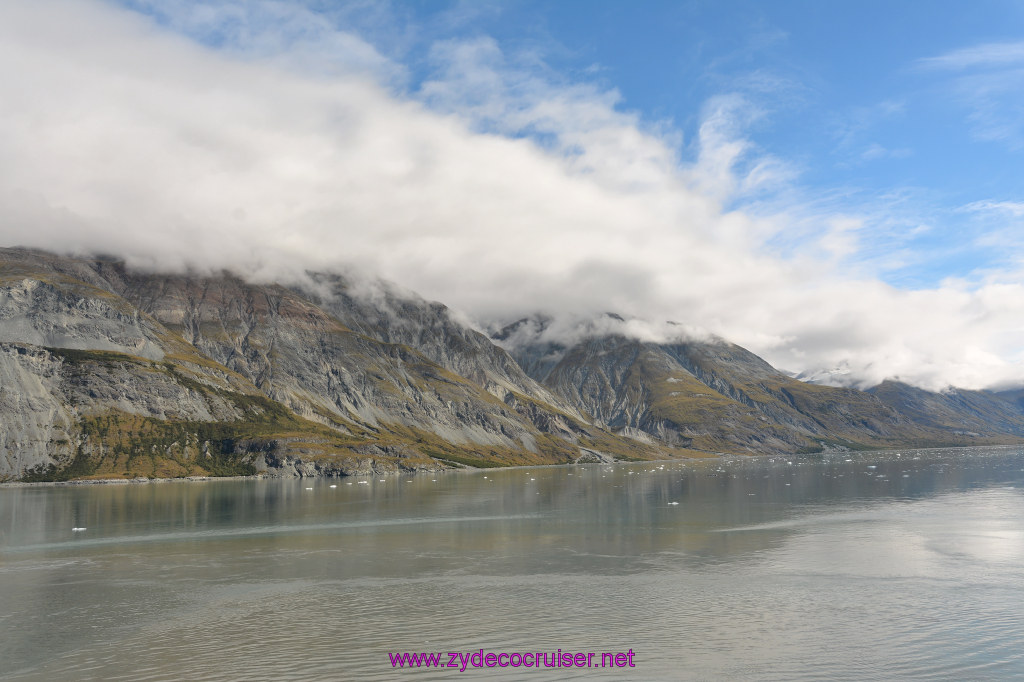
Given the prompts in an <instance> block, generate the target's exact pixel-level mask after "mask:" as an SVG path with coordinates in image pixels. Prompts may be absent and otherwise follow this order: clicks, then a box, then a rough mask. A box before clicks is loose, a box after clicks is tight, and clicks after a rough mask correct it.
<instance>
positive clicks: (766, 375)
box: [494, 318, 1024, 454]
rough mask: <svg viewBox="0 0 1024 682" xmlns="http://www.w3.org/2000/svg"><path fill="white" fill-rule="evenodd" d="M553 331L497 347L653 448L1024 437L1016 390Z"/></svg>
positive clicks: (758, 449) (514, 334)
mask: <svg viewBox="0 0 1024 682" xmlns="http://www.w3.org/2000/svg"><path fill="white" fill-rule="evenodd" d="M618 319H620V320H621V318H618ZM545 332H546V321H545V320H543V319H541V320H530V319H524V320H519V321H517V322H516V323H513V324H512V325H509V326H507V327H505V328H503V329H501V330H500V331H498V332H497V333H495V334H494V339H495V341H496V342H497V343H500V344H504V345H505V346H506V348H507V349H508V350H509V352H510V353H511V354H512V356H513V357H514V358H515V359H516V360H517V361H518V362H519V363H520V365H521V366H522V367H523V368H524V369H525V370H526V371H527V372H528V373H529V374H530V375H531V376H532V377H533V378H534V379H536V380H537V381H539V382H541V383H543V384H544V385H545V386H547V387H548V388H550V389H551V390H552V391H553V392H554V393H556V394H558V395H559V396H561V398H562V399H563V400H565V401H567V402H569V404H571V405H572V406H573V407H574V408H575V409H576V410H577V411H578V412H580V413H581V414H584V415H587V416H588V417H589V418H590V419H591V420H592V421H593V422H594V423H595V424H598V425H600V426H603V427H605V428H608V429H610V430H612V432H614V433H616V434H617V435H621V436H625V437H629V438H633V439H639V440H642V441H644V442H655V443H670V444H673V445H679V446H685V447H690V448H694V449H699V450H708V451H718V452H733V453H748V454H756V453H787V452H815V451H823V450H829V449H865V448H881V447H907V446H910V445H917V446H921V447H927V446H950V445H982V444H1001V443H1013V442H1019V438H1020V437H1022V436H1024V408H1022V405H1024V403H1022V402H1021V401H1015V400H1014V399H1011V397H1010V394H1006V395H1002V394H996V393H991V392H987V391H952V390H951V391H949V392H946V393H941V394H939V393H930V392H928V391H924V390H922V389H917V388H913V387H910V386H907V385H905V384H898V383H897V382H886V383H885V384H882V385H881V386H879V387H876V389H874V390H872V391H859V390H856V389H852V388H837V387H833V386H826V385H820V384H813V383H807V382H804V381H800V380H798V379H796V378H793V377H792V376H790V375H788V374H785V373H783V372H780V371H778V370H776V369H775V368H773V367H772V366H771V365H769V364H768V363H766V362H765V361H764V360H762V359H761V358H759V357H757V356H756V355H754V354H753V353H751V352H749V351H747V350H745V349H743V348H741V347H739V346H737V345H735V344H732V343H729V342H727V341H724V340H722V339H709V340H705V341H678V342H671V343H656V342H644V341H639V340H636V339H632V338H628V337H626V336H623V335H615V334H610V335H604V336H601V337H590V338H584V339H583V340H582V341H580V342H578V343H575V344H573V345H570V346H564V345H562V344H560V343H558V342H557V341H555V342H552V341H550V340H547V339H546V336H547V335H546V334H545ZM896 387H899V390H898V391H897V390H896ZM1014 395H1016V394H1014Z"/></svg>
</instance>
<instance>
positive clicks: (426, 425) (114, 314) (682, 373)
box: [0, 249, 1024, 480]
mask: <svg viewBox="0 0 1024 682" xmlns="http://www.w3.org/2000/svg"><path fill="white" fill-rule="evenodd" d="M520 336H521V335H520ZM508 339H509V333H508V330H506V334H505V335H504V336H502V335H501V334H499V335H498V338H497V339H496V341H497V343H495V342H494V341H492V339H489V338H487V337H486V336H484V335H483V334H481V333H479V332H478V331H475V330H473V329H471V328H470V327H469V326H467V325H465V324H462V323H461V322H460V321H459V320H458V319H457V318H456V317H455V316H454V315H453V314H452V313H451V311H449V310H448V309H447V308H445V306H443V305H441V304H438V303H431V302H427V301H423V300H422V299H419V298H418V297H417V296H415V295H414V294H411V293H403V292H399V291H397V290H395V289H393V288H391V287H388V286H386V285H383V284H374V285H373V286H372V287H369V288H368V287H367V286H365V285H364V284H360V285H359V286H355V285H353V283H352V282H350V281H349V280H347V279H346V278H344V277H342V276H339V275H334V274H310V275H309V276H308V277H307V278H306V279H305V280H304V281H302V282H301V283H298V284H291V285H289V286H283V285H280V284H257V283H252V282H246V281H244V280H242V279H240V278H239V277H237V276H234V275H231V274H228V273H223V274H219V275H216V276H199V275H182V274H154V273H143V272H137V271H131V270H129V269H127V268H125V266H124V265H123V264H122V263H120V262H118V261H115V260H112V259H104V258H69V257H62V256H56V255H53V254H48V253H42V252H38V251H27V250H21V249H0V480H15V479H21V480H49V479H67V478H73V477H136V476H150V477H153V476H157V477H167V476H186V475H194V474H202V475H208V474H212V475H222V474H247V473H253V472H256V471H267V472H270V473H274V474H280V475H344V474H351V473H369V472H380V471H388V470H396V469H434V468H438V467H445V466H458V465H476V466H495V465H508V464H527V463H560V462H571V461H596V460H608V459H613V458H643V459H651V458H665V457H674V456H688V455H689V456H692V455H701V454H709V453H721V452H728V453H782V452H798V451H815V450H819V451H820V450H822V449H830V448H860V447H882V446H888V445H911V444H921V445H933V444H962V443H971V444H981V443H995V442H1017V441H1018V440H1021V438H1022V436H1024V407H1022V405H1021V402H1020V401H1018V400H1017V399H1016V394H1006V395H999V394H994V393H987V392H964V391H961V392H951V393H945V394H933V393H928V392H925V391H920V390H919V389H913V388H911V387H906V386H902V385H896V384H891V383H888V382H887V384H883V385H881V386H879V387H876V389H874V390H873V391H871V392H861V391H856V390H852V389H836V388H830V387H825V386H816V385H813V384H807V383H804V382H800V381H797V380H795V379H792V378H790V377H788V376H786V375H784V374H782V373H780V372H777V371H776V370H774V369H773V368H772V367H770V366H769V365H768V364H767V363H765V362H764V361H762V360H761V359H760V358H757V357H756V356H754V355H753V354H751V353H749V352H747V351H745V350H744V349H742V348H739V347H738V346H734V345H732V344H728V343H726V342H724V341H712V342H701V343H698V342H689V341H687V342H683V341H679V342H675V343H671V344H655V343H643V342H640V341H637V340H634V339H630V338H626V337H625V336H617V335H614V334H610V335H609V334H605V335H602V336H596V337H591V338H585V339H583V340H581V341H580V342H579V343H576V344H573V345H571V346H568V347H564V346H561V345H559V344H557V343H552V342H550V341H545V342H541V340H540V338H538V339H537V340H536V341H535V342H533V343H531V342H529V340H528V341H527V342H526V343H522V339H519V341H520V342H519V343H517V344H515V345H514V346H513V345H509V344H508V343H507V341H508ZM501 344H505V345H508V348H507V349H506V348H502V347H501ZM509 351H511V353H510V352H509Z"/></svg>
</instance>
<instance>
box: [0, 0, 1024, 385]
mask: <svg viewBox="0 0 1024 682" xmlns="http://www.w3.org/2000/svg"><path fill="white" fill-rule="evenodd" d="M265 6H266V7H269V6H273V7H274V8H275V11H276V12H277V13H278V14H276V15H274V16H275V17H276V19H274V21H275V22H277V24H280V25H282V26H290V27H293V28H294V27H295V26H306V24H307V23H309V22H313V23H311V24H310V25H311V26H312V25H315V27H316V30H317V31H318V33H317V34H316V35H317V41H316V42H314V43H302V42H301V41H291V42H290V41H287V40H276V41H275V40H268V39H267V36H268V35H272V34H273V26H271V25H268V24H267V23H266V22H267V21H268V20H267V19H266V16H265V14H263V15H261V14H260V12H259V11H258V10H259V8H261V7H265ZM173 7H174V8H177V9H176V10H175V11H180V12H183V13H188V12H191V13H190V14H188V18H189V19H190V20H193V21H198V19H196V14H195V10H194V9H190V5H189V4H188V3H178V4H175V5H173ZM207 10H208V11H207V13H206V14H205V15H203V17H204V18H202V21H205V22H208V23H209V24H210V25H211V26H215V25H217V22H219V21H223V20H225V17H224V16H220V15H219V14H218V12H219V13H221V14H226V13H230V14H231V18H232V19H231V20H232V21H233V22H235V23H234V24H233V25H235V26H236V27H237V26H238V25H239V24H241V25H242V26H243V27H245V26H246V23H245V22H250V23H251V24H252V25H250V26H248V27H247V28H248V30H249V32H250V33H251V34H252V35H254V36H257V37H258V38H259V40H254V41H253V42H252V44H251V45H249V48H250V49H247V50H239V49H219V50H218V49H212V48H210V47H206V46H203V45H201V44H199V43H196V42H194V41H192V40H190V39H188V38H186V37H183V36H182V35H180V34H176V33H174V32H171V31H168V30H167V29H164V28H160V27H159V26H157V25H156V24H155V23H154V22H153V21H152V20H151V19H149V18H148V17H146V16H144V15H141V14H137V13H133V12H130V11H127V10H123V9H119V8H116V7H112V6H110V5H108V4H105V3H98V2H89V1H88V0H76V1H75V2H61V1H57V0H53V1H51V0H45V1H40V2H33V3H6V4H5V5H3V6H2V7H0V56H2V58H3V60H4V63H5V64H7V65H9V66H8V68H5V69H3V70H2V71H0V101H3V102H4V103H5V105H4V107H3V109H2V111H0V123H2V125H0V154H2V156H3V158H4V159H5V162H4V164H2V165H0V242H2V243H3V244H4V245H24V246H32V247H39V248H45V249H51V250H60V251H65V252H66V251H74V252H79V253H94V252H104V253H109V254H115V255H118V256H120V257H123V258H125V259H126V260H127V261H128V262H129V264H131V265H133V266H135V267H141V268H150V269H159V270H181V269H185V268H193V269H199V270H210V271H214V270H219V269H223V268H227V269H231V270H233V271H235V272H237V273H239V274H242V275H244V276H249V277H255V278H260V279H274V278H285V279H293V278H295V277H296V276H298V273H301V272H303V271H305V270H307V269H312V270H330V269H336V268H345V269H347V270H350V269H351V268H352V267H355V268H357V269H358V270H360V271H362V272H367V273H373V274H374V275H379V276H381V277H383V278H385V279H388V280H393V281H395V282H397V283H399V284H400V285H401V286H404V287H408V288H409V289H412V290H414V291H417V292H419V293H420V294H421V295H423V296H425V297H427V298H430V299H436V300H440V301H442V302H444V303H446V304H448V305H450V306H452V307H453V308H455V309H458V310H459V311H462V312H463V313H465V314H466V315H467V316H469V318H471V319H473V320H474V321H475V323H476V324H478V325H479V326H481V327H489V326H490V327H493V326H494V325H495V324H497V323H499V322H508V321H512V320H515V319H517V318H519V317H523V316H529V315H532V314H535V313H538V312H539V313H543V314H545V315H548V316H550V317H552V318H554V319H559V318H560V317H564V318H565V319H567V320H574V319H581V318H583V319H588V318H589V319H600V315H601V314H602V313H603V312H604V311H616V312H618V313H622V314H623V315H624V317H626V318H628V319H629V320H631V321H630V322H628V323H624V324H622V325H620V326H621V327H622V329H623V330H624V331H625V332H626V333H630V334H634V335H637V336H638V337H644V336H645V335H647V337H649V338H655V337H657V335H658V334H659V333H662V332H663V331H664V330H666V329H668V328H669V327H668V326H666V325H665V324H663V322H662V321H667V320H674V321H677V322H679V323H681V324H682V325H684V326H685V328H686V329H688V330H691V332H692V330H701V331H700V333H707V334H717V335H720V336H722V337H724V338H726V339H728V340H730V341H733V342H736V343H739V344H741V345H743V346H745V347H747V348H749V349H751V350H752V351H754V352H756V353H758V354H760V355H762V356H763V357H765V358H766V359H767V360H769V361H770V362H772V363H773V364H775V365H776V366H779V367H784V368H785V369H787V370H792V371H808V372H813V371H818V370H823V369H824V370H827V369H830V368H833V367H844V368H846V369H848V370H849V371H848V373H846V374H843V375H842V376H843V377H846V378H845V379H844V381H848V382H849V383H852V384H854V385H860V386H866V385H871V384H874V383H877V382H879V381H881V380H883V379H885V378H891V377H898V378H900V379H902V380H904V381H908V382H910V383H914V384H917V385H921V386H925V387H928V388H941V387H943V386H946V385H949V384H953V385H958V386H962V387H967V388H977V387H984V386H1002V385H1012V384H1021V383H1024V365H1022V360H1024V357H1022V352H1021V346H1020V341H1019V339H1020V338H1021V337H1022V335H1021V332H1022V331H1024V330H1022V323H1021V320H1024V287H1022V285H1021V277H1020V273H1009V272H993V273H992V274H991V276H990V277H989V279H988V281H987V282H986V283H984V284H983V285H981V286H968V285H967V284H965V283H958V282H948V283H945V284H944V285H943V286H940V287H937V288H934V289H928V290H918V291H904V290H898V289H895V288H893V287H890V286H888V285H886V284H884V283H882V282H881V281H879V280H878V279H876V278H874V277H872V276H871V274H870V273H867V274H865V273H863V272H861V271H859V270H858V271H853V272H854V274H851V275H849V276H844V272H847V271H848V269H847V267H846V264H847V263H849V262H852V261H853V260H855V257H856V254H857V252H858V250H859V249H860V248H862V245H861V243H860V241H859V230H860V226H861V223H860V222H859V219H858V218H857V217H856V216H847V215H822V214H814V213H813V212H812V213H808V210H807V209H806V208H804V207H802V206H800V205H790V206H786V207H779V205H778V202H775V203H774V204H773V205H774V206H776V208H775V209H773V210H772V211H764V210H760V211H758V210H754V209H753V208H747V209H744V208H742V206H744V205H747V204H745V201H746V200H750V201H749V205H750V206H755V205H762V206H763V205H764V203H763V202H762V203H759V204H758V203H755V202H754V200H755V199H757V198H759V197H764V196H784V195H785V194H786V189H787V187H789V184H790V183H792V182H793V172H792V170H790V169H787V166H786V164H785V163H784V162H782V161H781V160H779V159H773V158H770V157H767V156H764V155H758V153H757V150H756V148H755V147H754V146H753V145H752V144H751V143H750V142H749V141H747V140H745V139H744V138H743V126H744V125H745V124H746V123H747V122H749V121H750V120H752V119H753V118H756V116H757V112H756V110H755V109H754V108H753V106H752V105H751V104H750V103H749V102H747V101H746V100H744V99H743V98H742V97H740V96H738V95H728V94H726V95H723V96H721V97H718V98H715V99H713V100H711V101H709V102H708V103H707V104H706V107H705V110H704V111H703V112H702V119H701V120H702V125H701V126H700V129H699V137H698V138H697V139H694V140H686V141H684V140H682V139H681V136H680V135H679V133H678V132H676V131H674V130H672V129H671V128H670V127H667V126H659V125H653V124H650V123H649V122H645V121H643V120H641V119H640V118H639V116H637V115H636V114H632V113H629V112H624V111H623V110H622V108H621V103H620V102H619V101H618V96H617V95H616V93H615V92H610V91H606V90H602V89H600V88H596V87H594V86H592V85H588V84H578V83H567V82H562V81H560V80H559V79H557V78H555V77H553V76H551V75H550V74H547V75H545V74H544V73H537V72H535V71H531V70H530V69H528V68H527V67H526V66H523V65H522V64H519V63H517V62H516V61H515V60H514V59H511V58H509V57H508V56H507V55H505V54H503V53H502V51H501V49H500V47H499V46H498V45H497V44H496V43H495V42H494V41H491V40H489V39H486V38H482V39H477V40H474V41H471V42H466V43H445V44H439V45H438V46H436V49H435V50H434V51H433V52H432V53H431V59H432V60H433V62H432V68H433V73H434V76H433V77H432V78H430V79H428V80H427V81H426V82H425V83H424V84H422V86H421V87H420V88H418V89H417V90H416V91H415V92H408V91H403V90H401V88H400V87H398V86H396V83H399V82H401V80H402V76H401V73H402V68H401V65H399V64H394V63H392V62H390V61H389V60H387V59H386V58H384V57H382V56H381V55H380V54H379V53H378V52H377V51H376V50H374V48H373V47H372V46H370V45H369V44H368V43H366V42H365V41H363V40H361V39H360V38H359V36H357V35H354V34H351V33H346V32H344V31H341V30H338V29H336V28H333V27H331V26H325V25H324V24H323V23H322V22H320V23H317V22H315V21H314V20H315V19H316V17H315V16H314V15H312V14H311V13H310V12H309V10H305V9H302V8H282V6H281V5H278V4H276V3H246V4H244V5H242V4H233V3H221V4H218V5H212V6H210V7H209V8H207ZM281 12H285V13H286V14H288V15H289V16H288V17H285V18H282V17H280V16H278V15H280V13H281ZM260 17H263V19H260ZM285 19H287V21H286V20H285ZM258 21H263V22H264V23H262V24H259V25H257V22H258ZM303 22H306V23H303ZM170 23H172V24H173V22H170ZM271 23H273V22H271ZM242 33H244V31H242ZM311 45H312V47H311ZM317 46H321V47H323V49H324V50H325V52H324V53H323V54H321V55H319V56H320V57H322V59H323V60H324V63H330V64H332V65H334V67H335V68H332V69H324V68H321V69H318V70H311V69H309V68H307V67H308V65H309V64H312V63H317V57H318V54H317V53H316V51H315V49H316V48H317ZM236 47H237V46H236ZM311 51H312V52H311ZM773 193H774V194H773ZM737 207H739V208H737ZM808 226H810V227H808ZM797 232H799V234H800V239H799V240H798V242H797V244H796V246H795V247H793V248H789V249H787V251H786V253H785V254H782V253H780V252H778V251H777V250H776V249H774V248H773V247H772V245H773V244H777V243H779V242H784V241H786V240H787V236H788V235H791V234H796V233H797ZM808 235H810V236H808ZM641 319H643V320H649V322H647V323H641V322H638V321H637V320H641ZM574 324H575V323H568V322H567V323H566V324H565V325H564V326H565V334H566V336H565V338H566V339H569V338H571V337H572V334H573V333H576V332H572V331H571V330H572V329H576V330H577V331H578V328H579V327H578V325H575V326H574ZM553 328H554V329H558V328H559V327H558V326H557V325H556V326H555V327H553ZM693 333H696V332H693Z"/></svg>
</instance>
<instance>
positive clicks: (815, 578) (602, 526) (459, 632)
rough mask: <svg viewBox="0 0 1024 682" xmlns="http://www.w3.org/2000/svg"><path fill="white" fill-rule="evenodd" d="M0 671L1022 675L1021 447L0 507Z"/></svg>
mask: <svg viewBox="0 0 1024 682" xmlns="http://www.w3.org/2000/svg"><path fill="white" fill-rule="evenodd" d="M332 484H335V485H336V486H337V487H335V488H331V487H329V486H331V485H332ZM307 488H312V490H310V489H307ZM670 503H678V504H670ZM73 527H84V528H85V529H86V530H84V531H74V532H73V531H72V528H73ZM480 649H484V651H485V652H495V653H498V652H515V651H520V652H522V651H531V652H533V651H547V652H555V651H556V650H557V649H562V650H563V651H568V652H620V651H621V652H626V651H628V650H630V649H632V650H633V651H634V652H635V657H634V663H635V665H636V667H635V668H631V669H630V668H626V669H611V670H609V669H601V668H596V669H595V668H591V669H566V668H562V669H554V670H552V669H544V668H541V669H534V668H511V667H509V668H497V667H495V668H470V669H469V670H467V671H466V672H459V671H458V669H451V670H427V669H425V668H420V669H417V670H393V669H392V667H391V664H390V662H389V659H388V652H399V651H414V652H420V651H423V652H433V651H465V652H470V651H478V650H480ZM447 660H448V658H447V656H446V657H445V658H444V661H445V662H447ZM0 677H3V678H11V679H28V680H52V679H105V680H107V679H109V680H119V679H125V680H127V679H133V680H137V679H145V680H179V679H204V680H218V679H221V680H242V679H244V680H337V679H346V680H384V679H407V680H441V679H451V680H468V679H474V678H475V679H509V680H511V679H549V680H554V679H588V680H590V679H595V680H613V679H623V678H624V677H629V678H632V679H644V680H679V679H682V680H686V679H694V680H698V679H712V680H718V679H751V680H754V679H756V680H763V679H768V680H773V679H776V680H793V679H830V680H842V679H850V680H864V679H878V680H882V679H894V678H900V679H948V680H956V679H1006V678H1010V677H1024V451H1022V450H1021V449H987V450H982V449H975V450H945V451H902V452H901V453H900V454H899V455H897V454H896V453H883V454H878V453H872V454H850V455H834V456H829V457H828V458H826V459H792V460H788V461H787V460H786V459H774V460H767V459H758V460H756V461H755V460H742V461H718V460H716V461H710V462H688V463H686V464H683V463H677V462H673V463H664V464H655V465H652V464H629V465H626V464H621V465H614V466H608V465H603V466H602V465H587V466H578V467H552V468H533V469H511V470H502V471H493V470H492V471H483V472H453V473H447V474H439V475H436V476H430V475H426V476H424V475H418V476H409V475H404V476H397V475H396V476H389V477H386V478H384V479H374V480H371V481H368V482H366V483H363V482H359V481H358V480H349V481H346V480H341V481H327V480H324V481H314V482H310V481H308V480H288V481H222V482H206V483H157V484H148V485H131V486H75V487H32V488H7V489H0Z"/></svg>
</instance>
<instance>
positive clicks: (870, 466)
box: [868, 464, 878, 469]
mask: <svg viewBox="0 0 1024 682" xmlns="http://www.w3.org/2000/svg"><path fill="white" fill-rule="evenodd" d="M877 468H878V467H876V466H875V465H874V464H869V465H868V469H877Z"/></svg>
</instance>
